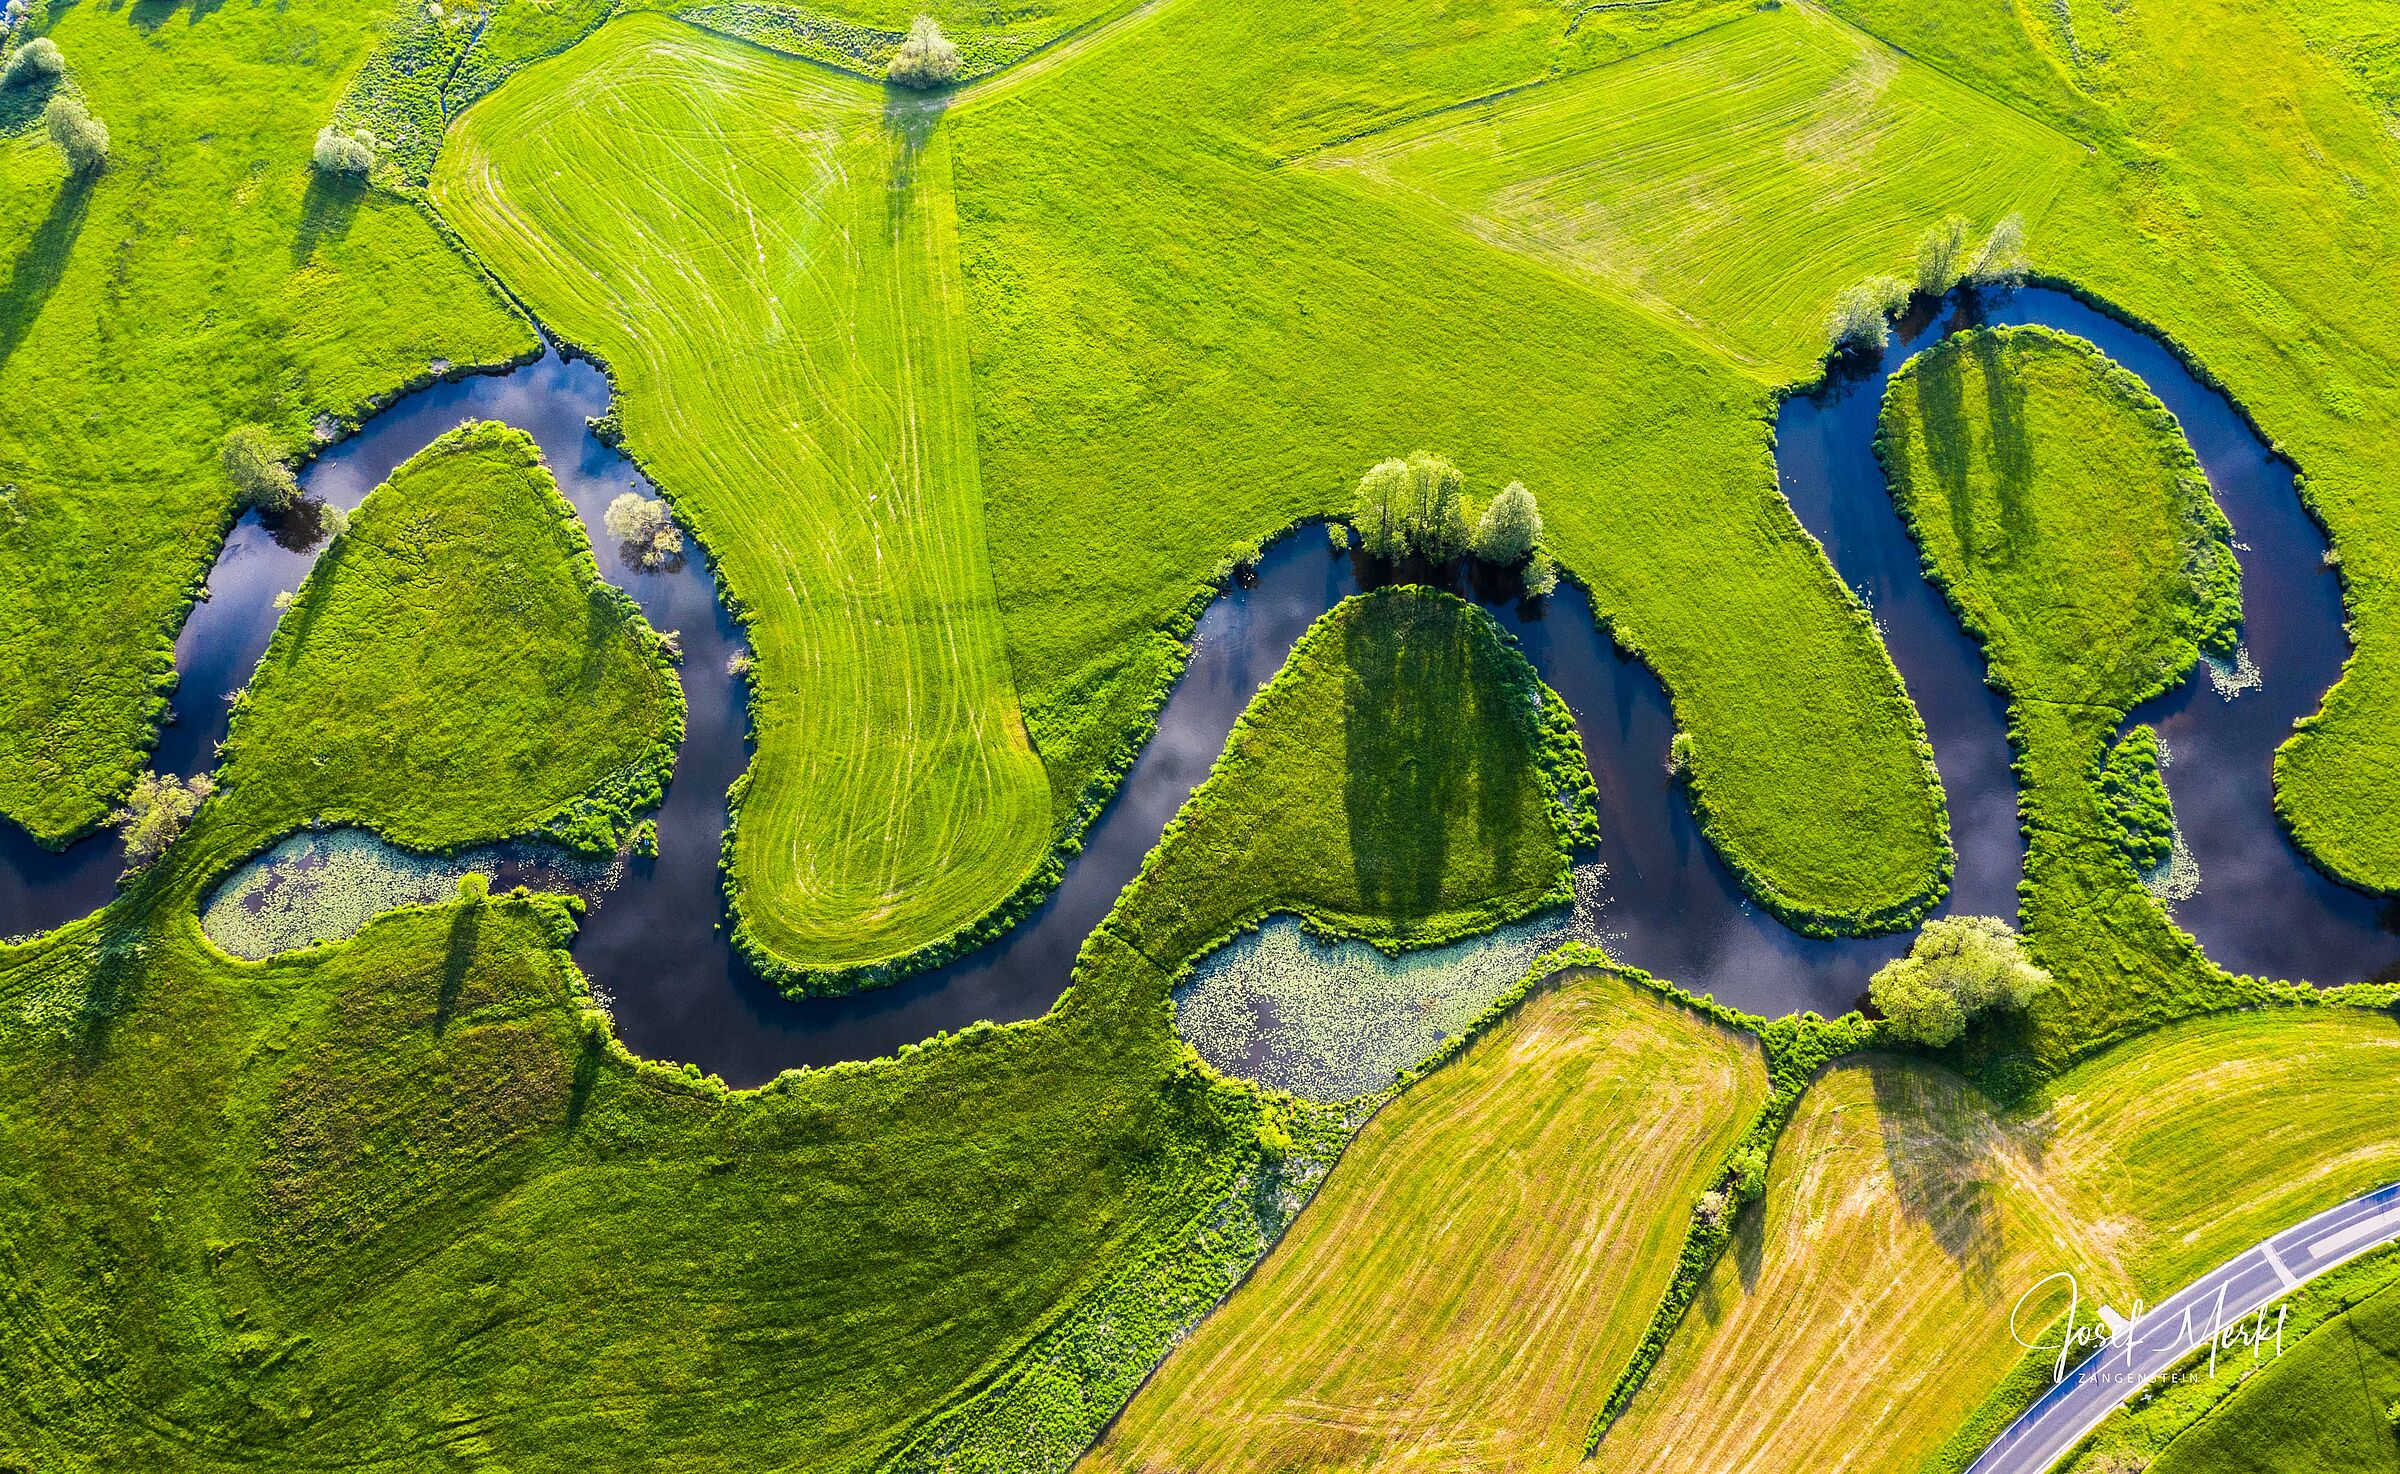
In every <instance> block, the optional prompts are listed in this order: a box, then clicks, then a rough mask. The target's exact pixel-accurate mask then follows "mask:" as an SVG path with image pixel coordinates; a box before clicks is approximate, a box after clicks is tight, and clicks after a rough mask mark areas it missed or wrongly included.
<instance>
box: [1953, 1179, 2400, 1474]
mask: <svg viewBox="0 0 2400 1474" xmlns="http://www.w3.org/2000/svg"><path fill="white" fill-rule="evenodd" d="M2395 1239H2400V1182H2396V1183H2393V1184H2391V1185H2389V1186H2386V1187H2380V1188H2377V1189H2376V1190H2375V1191H2373V1192H2371V1193H2367V1194H2366V1195H2364V1196H2363V1197H2356V1198H2352V1199H2351V1200H2350V1201H2349V1202H2346V1203H2343V1204H2342V1205H2340V1206H2339V1207H2335V1208H2328V1209H2326V1210H2325V1211H2324V1212H2322V1213H2319V1214H2318V1215H2316V1216H2315V1217H2314V1218H2311V1219H2309V1220H2308V1221H2306V1222H2305V1223H2301V1224H2298V1225H2295V1226H2294V1227H2291V1228H2287V1229H2285V1230H2284V1231H2283V1232H2281V1233H2279V1234H2276V1235H2275V1236H2274V1237H2272V1238H2270V1239H2268V1240H2266V1241H2265V1242H2264V1243H2261V1244H2258V1245H2255V1246H2253V1247H2252V1248H2249V1249H2246V1250H2244V1251H2243V1252H2241V1253H2240V1254H2237V1255H2235V1256H2234V1257H2233V1258H2231V1259H2229V1260H2227V1261H2225V1262H2224V1263H2223V1264H2220V1265H2218V1266H2217V1267H2216V1268H2215V1269H2212V1270H2210V1271H2209V1272H2208V1273H2207V1274H2204V1275H2202V1276H2201V1277H2200V1278H2199V1279H2197V1280H2194V1281H2193V1282H2192V1283H2191V1284H2189V1285H2186V1286H2185V1287H2184V1288H2182V1289H2181V1290H2178V1291H2176V1292H2175V1294H2173V1295H2172V1296H2169V1297H2168V1298H2167V1299H2166V1300H2165V1301H2164V1302H2162V1303H2161V1304H2159V1305H2158V1306H2156V1307H2155V1308H2153V1309H2150V1310H2147V1311H2145V1312H2144V1313H2143V1315H2142V1318H2141V1320H2140V1321H2139V1322H2138V1323H2136V1324H2134V1325H2132V1326H2131V1327H2130V1328H2129V1329H2128V1330H2127V1331H2126V1332H2124V1333H2122V1334H2120V1335H2118V1336H2116V1337H2115V1338H2114V1339H2112V1340H2111V1341H2110V1342H2109V1344H2108V1346H2107V1347H2106V1349H2104V1350H2102V1351H2100V1352H2098V1353H2096V1354H2094V1355H2091V1356H2090V1357H2088V1358H2087V1359H2086V1360H2085V1361H2084V1362H2083V1364H2082V1365H2081V1366H2078V1367H2076V1368H2075V1369H2073V1370H2072V1371H2070V1372H2068V1373H2067V1376H2066V1379H2065V1380H2064V1381H2062V1382H2060V1383H2059V1384H2058V1385H2057V1386H2055V1387H2052V1388H2051V1389H2050V1390H2049V1391H2048V1392H2046V1393H2044V1394H2043V1395H2042V1399H2041V1401H2039V1402H2037V1403H2035V1404H2034V1405H2033V1406H2032V1407H2031V1408H2028V1409H2027V1410H2026V1412H2025V1415H2024V1416H2023V1417H2020V1418H2018V1419H2017V1421H2016V1422H2014V1423H2011V1424H2010V1425H2009V1427H2008V1431H2007V1432H2005V1433H2003V1434H2001V1435H2000V1436H1999V1437H1998V1438H1996V1439H1994V1440H1993V1441H1992V1444H1991V1446H1990V1447H1989V1448H1986V1449H1985V1450H1984V1451H1983V1453H1982V1454H1981V1455H1980V1456H1979V1457H1977V1459H1976V1460H1975V1462H1974V1463H1972V1464H1970V1465H1968V1466H1967V1474H2042V1471H2043V1470H2046V1469H2048V1468H2049V1467H2050V1466H2051V1465H2053V1464H2055V1463H2057V1462H2058V1461H2059V1460H2060V1459H2061V1458H2063V1457H2065V1456H2066V1454H2067V1453H2068V1451H2069V1450H2071V1449H2073V1448H2074V1447H2075V1445H2076V1444H2078V1443H2080V1442H2082V1441H2083V1438H2084V1436H2085V1435H2086V1434H2088V1433H2090V1432H2091V1431H2092V1430H2093V1429H2094V1428H2097V1427H2098V1426H2100V1423H2101V1421H2102V1420H2103V1419H2105V1418H2106V1417H2107V1416H2108V1415H2109V1414H2110V1413H2112V1412H2115V1411H2116V1410H2117V1408H2118V1407H2119V1406H2121V1405H2122V1404H2123V1403H2124V1402H2125V1401H2126V1400H2127V1399H2129V1398H2131V1397H2132V1396H2133V1395H2134V1394H2135V1393H2137V1392H2139V1391H2141V1390H2142V1388H2143V1387H2145V1386H2147V1385H2149V1383H2150V1382H2151V1381H2152V1380H2153V1379H2155V1378H2156V1377H2158V1376H2160V1375H2161V1374H2162V1373H2164V1372H2166V1371H2167V1370H2168V1369H2169V1368H2171V1367H2173V1366H2174V1365H2175V1363H2177V1362H2179V1361H2181V1360H2183V1358H2184V1356H2185V1355H2186V1354H2187V1353H2189V1352H2191V1351H2194V1350H2196V1349H2198V1348H2201V1347H2204V1346H2206V1345H2207V1344H2208V1342H2209V1339H2210V1338H2211V1337H2212V1336H2217V1335H2219V1334H2220V1333H2221V1332H2225V1331H2231V1332H2233V1333H2234V1334H2236V1335H2240V1334H2243V1333H2245V1332H2248V1331H2249V1330H2251V1329H2252V1328H2253V1327H2255V1326H2256V1325H2257V1324H2258V1323H2257V1322H2254V1321H2251V1319H2250V1318H2251V1317H2252V1316H2253V1314H2254V1313H2255V1312H2257V1311H2258V1310H2260V1309H2261V1308H2262V1307H2266V1306H2270V1305H2272V1304H2273V1303H2274V1302H2275V1301H2277V1300H2280V1299H2282V1298H2283V1297H2284V1296H2285V1295H2287V1294H2289V1293H2290V1292H2291V1291H2293V1290H2295V1289H2298V1288H2299V1287H2300V1286H2301V1285H2304V1284H2306V1283H2308V1282H2309V1281H2310V1280H2312V1279H2315V1278H2316V1277H2317V1276H2319V1275H2321V1274H2324V1273H2325V1272H2326V1271H2327V1270H2330V1269H2333V1268H2335V1267H2336V1266H2338V1265H2340V1264H2343V1263H2345V1262H2347V1261H2349V1260H2352V1259H2355V1258H2357V1257H2358V1256H2359V1255H2361V1254H2364V1253H2366V1252H2367V1251H2368V1250H2370V1249H2377V1248H2381V1247H2382V1246H2383V1245H2385V1244H2388V1243H2391V1242H2393V1241H2394V1240H2395ZM2091 1314H2092V1312H2091V1311H2089V1310H2084V1311H2082V1312H2080V1315H2081V1316H2082V1318H2083V1319H2085V1320H2087V1321H2088V1320H2089V1319H2090V1318H2091ZM2275 1321H2276V1317H2275V1315H2274V1313H2273V1312H2272V1311H2269V1313H2268V1314H2267V1316H2266V1319H2265V1322H2264V1332H2265V1335H2266V1337H2267V1338H2268V1339H2269V1340H2270V1341H2271V1338H2272V1337H2273V1334H2274V1327H2275ZM2218 1354H2219V1356H2220V1357H2222V1358H2224V1359H2225V1360H2228V1361H2230V1360H2232V1359H2235V1358H2246V1357H2249V1356H2250V1355H2252V1349H2251V1347H2250V1345H2249V1344H2247V1343H2246V1342H2236V1343H2234V1344H2231V1345H2227V1346H2222V1347H2221V1349H2220V1351H2219V1353H2218Z"/></svg>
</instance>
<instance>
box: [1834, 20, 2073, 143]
mask: <svg viewBox="0 0 2400 1474" xmlns="http://www.w3.org/2000/svg"><path fill="white" fill-rule="evenodd" d="M1808 8H1809V9H1810V10H1813V11H1815V12H1817V13H1818V14H1819V15H1822V16H1824V17H1825V18H1826V19H1828V20H1831V21H1833V22H1835V23H1837V24H1839V25H1841V26H1844V27H1847V28H1848V29H1850V30H1852V31H1855V32H1857V33H1858V34H1859V35H1861V36H1864V37H1865V38H1867V39H1868V40H1869V41H1872V42H1874V43H1875V44H1876V45H1878V46H1880V47H1882V48H1883V49H1884V50H1886V51H1889V52H1890V53H1892V55H1894V56H1897V57H1899V58H1900V59H1901V60H1902V61H1905V62H1907V63H1909V64H1910V65H1911V66H1920V67H1923V68H1924V69H1925V70H1927V71H1929V72H1932V73H1933V74H1934V75H1935V76H1938V77H1941V78H1943V79H1945V80H1946V81H1949V82H1951V83H1953V84H1955V85H1957V86H1960V87H1963V88H1965V89H1966V90H1967V91H1969V92H1972V93H1974V94H1975V95H1976V96H1977V97H1980V98H1982V99H1983V100H1984V101H1986V102H1989V103H1991V104H1992V105H1993V106H1995V107H1999V108H2004V109H2006V110H2007V111H2009V112H2012V113H2015V114H2016V115H2017V116H2018V117H2020V118H2023V119H2024V120H2025V121H2026V122H2028V123H2031V124H2033V125H2034V126H2035V127H2037V128H2040V129H2041V130H2042V131H2043V132H2045V133H2049V134H2051V135H2053V136H2054V137H2056V138H2057V139H2058V140H2059V141H2060V142H2062V143H2067V144H2071V145H2073V146H2074V147H2076V148H2079V149H2082V150H2083V151H2084V153H2085V155H2086V156H2089V155H2091V154H2096V153H2098V152H2099V151H2100V150H2099V147H2098V146H2097V145H2095V144H2090V143H2086V142H2084V141H2083V140H2082V139H2080V138H2077V137H2076V136H2075V135H2074V134H2072V133H2069V132H2068V131H2067V130H2066V129H2064V128H2061V127H2060V126H2058V122H2057V120H2056V119H2053V118H2047V117H2044V116H2043V115H2042V114H2040V113H2037V112H2035V111H2033V109H2031V108H2029V107H2027V106H2025V105H2024V104H2023V103H2020V102H2016V101H2013V100H2011V99H2009V98H2006V97H2002V96H2001V95H2000V94H1999V93H1997V92H1994V91H1992V90H1991V89H1990V88H1988V87H1985V86H1982V85H1980V84H1978V83H1975V82H1971V81H1969V80H1967V79H1966V78H1965V77H1962V76H1960V75H1959V74H1958V73H1956V72H1954V71H1952V70H1950V69H1949V68H1948V67H1946V66H1943V65H1942V64H1941V63H1940V62H1938V61H1927V60H1926V59H1925V58H1924V57H1921V56H1919V55H1917V54H1916V53H1915V52H1913V51H1911V50H1909V49H1908V48H1907V47H1905V46H1903V45H1901V44H1900V43H1899V42H1897V41H1893V40H1890V39H1887V38H1886V37H1883V36H1879V35H1877V34H1875V33H1874V32H1873V31H1870V30H1868V29H1867V28H1866V27H1865V26H1862V25H1860V24H1859V23H1858V22H1857V21H1854V20H1852V19H1851V18H1850V17H1848V16H1846V15H1843V14H1841V13H1840V12H1839V11H1834V10H1829V9H1826V8H1825V7H1823V6H1819V5H1811V6H1809V7H1808Z"/></svg>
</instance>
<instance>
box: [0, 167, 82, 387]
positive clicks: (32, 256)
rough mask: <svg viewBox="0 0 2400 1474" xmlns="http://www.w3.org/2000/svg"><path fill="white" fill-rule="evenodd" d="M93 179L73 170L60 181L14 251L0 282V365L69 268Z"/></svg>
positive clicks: (16, 346)
mask: <svg viewBox="0 0 2400 1474" xmlns="http://www.w3.org/2000/svg"><path fill="white" fill-rule="evenodd" d="M91 202H92V181H91V180H90V179H89V178H88V177H85V176H82V175H77V176H75V177H73V178H70V179H69V180H67V182H66V183H65V184H64V185H61V186H60V187H59V191H58V195H57V197H56V198H55V199H53V200H51V202H50V213H49V214H48V215H47V216H45V217H43V219H42V223H41V224H40V225H39V226H37V227H35V228H34V232H33V237H32V239H30V240H28V241H26V242H25V245H24V247H23V248H22V249H21V250H19V251H18V252H17V259H16V261H15V262H14V263H12V264H11V266H10V267H9V273H8V284H7V285H6V286H5V287H0V368H6V367H7V366H8V360H9V359H10V357H11V356H13V355H14V354H15V353H16V351H17V348H18V346H19V345H20V344H22V343H23V342H24V341H25V335H26V334H27V333H29V332H31V331H33V324H34V320H35V319H37V318H39V317H40V316H41V315H42V307H43V305H44V304H45V303H47V302H48V301H49V300H50V294H51V293H53V292H55V291H57V290H58V284H59V282H60V281H61V280H62V279H64V277H65V276H66V274H67V258H68V256H69V255H70V254H72V252H73V251H74V248H75V238H76V237H77V236H79V235H81V234H82V233H83V222H84V217H85V216H86V215H88V214H89V213H90V212H91Z"/></svg>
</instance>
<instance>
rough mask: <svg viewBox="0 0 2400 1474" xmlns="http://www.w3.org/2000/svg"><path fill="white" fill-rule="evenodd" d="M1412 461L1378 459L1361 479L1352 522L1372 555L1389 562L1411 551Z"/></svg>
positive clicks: (1361, 544)
mask: <svg viewBox="0 0 2400 1474" xmlns="http://www.w3.org/2000/svg"><path fill="white" fill-rule="evenodd" d="M1408 509H1409V480H1408V462H1406V461H1377V462H1376V463H1375V464H1374V465H1372V466H1369V467H1368V468H1367V474H1366V475H1364V476H1361V477H1359V478H1358V492H1357V495H1356V497H1355V498H1354V500H1353V502H1352V507H1351V514H1350V521H1351V523H1352V525H1354V526H1356V527H1357V528H1358V545H1359V546H1360V547H1362V548H1364V549H1366V551H1367V556H1368V557H1370V558H1381V559H1383V560H1384V561H1385V562H1387V563H1389V562H1391V561H1393V560H1394V559H1397V558H1398V557H1399V556H1400V555H1401V554H1403V553H1405V552H1407V551H1408Z"/></svg>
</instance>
